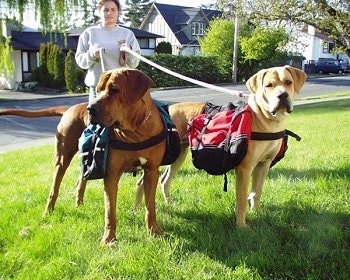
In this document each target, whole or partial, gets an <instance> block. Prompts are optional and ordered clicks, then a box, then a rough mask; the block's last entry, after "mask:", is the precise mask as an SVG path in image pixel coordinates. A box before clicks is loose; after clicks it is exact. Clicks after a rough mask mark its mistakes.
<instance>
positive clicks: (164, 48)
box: [155, 41, 173, 54]
mask: <svg viewBox="0 0 350 280" xmlns="http://www.w3.org/2000/svg"><path fill="white" fill-rule="evenodd" d="M155 52H156V53H158V54H160V53H167V54H172V52H173V48H172V46H171V44H170V43H169V42H165V41H163V42H160V43H159V44H158V45H157V47H156V50H155Z"/></svg>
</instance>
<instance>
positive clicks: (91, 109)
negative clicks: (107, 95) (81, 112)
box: [86, 104, 97, 122]
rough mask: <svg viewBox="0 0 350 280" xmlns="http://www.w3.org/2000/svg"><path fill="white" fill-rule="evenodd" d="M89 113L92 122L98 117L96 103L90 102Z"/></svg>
mask: <svg viewBox="0 0 350 280" xmlns="http://www.w3.org/2000/svg"><path fill="white" fill-rule="evenodd" d="M86 109H87V111H88V114H89V116H90V122H94V121H95V119H96V117H97V108H96V106H95V105H94V104H89V105H88V106H87V107H86Z"/></svg>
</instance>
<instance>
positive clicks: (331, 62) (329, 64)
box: [315, 58, 350, 74]
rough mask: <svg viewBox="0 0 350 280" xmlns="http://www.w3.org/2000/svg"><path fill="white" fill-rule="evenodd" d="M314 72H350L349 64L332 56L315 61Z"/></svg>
mask: <svg viewBox="0 0 350 280" xmlns="http://www.w3.org/2000/svg"><path fill="white" fill-rule="evenodd" d="M315 72H316V73H319V74H328V73H337V74H343V73H348V72H350V67H349V65H346V64H345V63H344V62H343V61H342V60H337V59H332V58H320V59H318V60H317V61H316V64H315Z"/></svg>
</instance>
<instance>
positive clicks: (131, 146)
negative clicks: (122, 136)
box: [109, 126, 168, 151]
mask: <svg viewBox="0 0 350 280" xmlns="http://www.w3.org/2000/svg"><path fill="white" fill-rule="evenodd" d="M167 133H168V131H167V129H166V127H165V126H163V130H162V131H161V132H160V133H159V134H158V135H156V136H153V137H152V138H150V139H147V140H145V141H143V142H139V143H126V142H123V141H120V140H118V139H115V138H114V137H111V138H110V139H109V147H110V148H113V149H119V150H125V151H137V150H143V149H147V148H150V147H152V146H154V145H157V144H159V143H160V142H162V141H163V140H164V139H165V137H166V136H167ZM111 135H112V134H111Z"/></svg>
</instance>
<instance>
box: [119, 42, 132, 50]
mask: <svg viewBox="0 0 350 280" xmlns="http://www.w3.org/2000/svg"><path fill="white" fill-rule="evenodd" d="M126 50H131V46H129V45H128V44H127V43H126V42H125V43H123V44H121V45H120V51H121V52H125V51H126Z"/></svg>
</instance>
